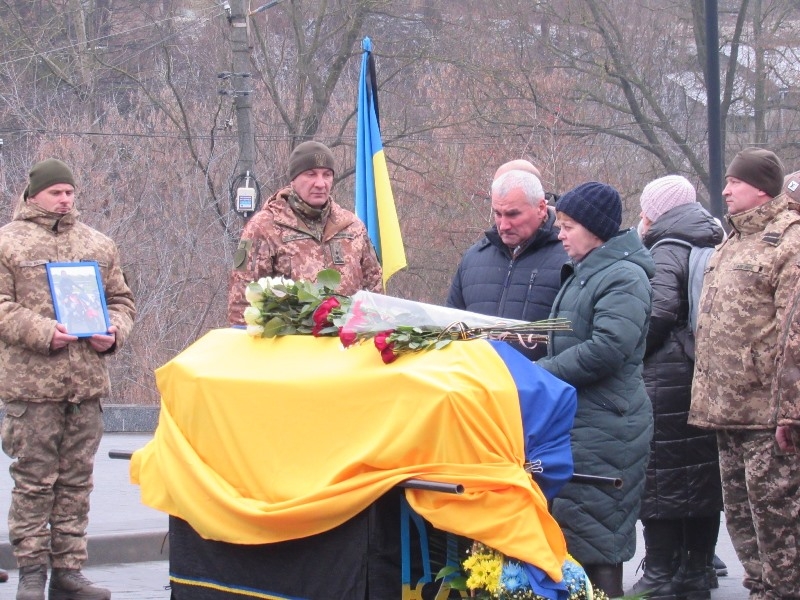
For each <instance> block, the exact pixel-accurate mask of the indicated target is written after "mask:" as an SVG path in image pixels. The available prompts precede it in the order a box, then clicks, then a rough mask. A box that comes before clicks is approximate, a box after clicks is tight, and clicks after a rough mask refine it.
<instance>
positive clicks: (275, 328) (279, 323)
mask: <svg viewBox="0 0 800 600" xmlns="http://www.w3.org/2000/svg"><path fill="white" fill-rule="evenodd" d="M281 329H283V319H281V318H280V317H274V318H272V319H270V320H269V321H267V322H266V323H265V324H264V333H263V334H262V335H263V337H266V338H271V337H275V336H276V335H281Z"/></svg>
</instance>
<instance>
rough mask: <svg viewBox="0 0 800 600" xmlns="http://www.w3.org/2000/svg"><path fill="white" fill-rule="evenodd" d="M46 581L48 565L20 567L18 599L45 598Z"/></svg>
mask: <svg viewBox="0 0 800 600" xmlns="http://www.w3.org/2000/svg"><path fill="white" fill-rule="evenodd" d="M45 583H47V565H29V566H27V567H20V568H19V583H18V584H17V600H44V584H45Z"/></svg>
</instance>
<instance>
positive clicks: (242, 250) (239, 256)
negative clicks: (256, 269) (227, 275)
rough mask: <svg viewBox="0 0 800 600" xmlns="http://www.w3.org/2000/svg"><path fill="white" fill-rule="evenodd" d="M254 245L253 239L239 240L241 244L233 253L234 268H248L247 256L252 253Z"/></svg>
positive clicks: (241, 269)
mask: <svg viewBox="0 0 800 600" xmlns="http://www.w3.org/2000/svg"><path fill="white" fill-rule="evenodd" d="M252 247H253V240H248V239H244V238H242V239H241V240H239V246H238V247H237V248H236V252H235V253H234V255H233V268H234V269H236V270H237V271H244V270H246V269H247V257H248V255H249V254H250V249H251V248H252Z"/></svg>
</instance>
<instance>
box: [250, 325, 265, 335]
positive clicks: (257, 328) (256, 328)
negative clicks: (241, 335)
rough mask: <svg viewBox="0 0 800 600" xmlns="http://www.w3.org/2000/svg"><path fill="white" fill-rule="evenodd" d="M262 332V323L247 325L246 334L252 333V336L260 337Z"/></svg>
mask: <svg viewBox="0 0 800 600" xmlns="http://www.w3.org/2000/svg"><path fill="white" fill-rule="evenodd" d="M263 334H264V326H263V325H248V326H247V335H252V336H253V337H261V336H262V335H263Z"/></svg>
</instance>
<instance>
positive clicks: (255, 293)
mask: <svg viewBox="0 0 800 600" xmlns="http://www.w3.org/2000/svg"><path fill="white" fill-rule="evenodd" d="M263 296H264V288H263V287H261V286H260V285H259V284H258V283H255V282H253V283H248V284H247V287H246V288H245V289H244V298H245V300H247V301H248V302H249V303H250V304H256V303H258V302H261V301H262V300H263V299H264V298H263Z"/></svg>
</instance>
